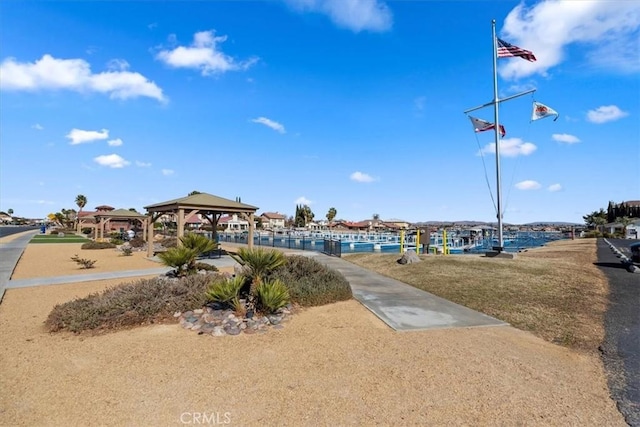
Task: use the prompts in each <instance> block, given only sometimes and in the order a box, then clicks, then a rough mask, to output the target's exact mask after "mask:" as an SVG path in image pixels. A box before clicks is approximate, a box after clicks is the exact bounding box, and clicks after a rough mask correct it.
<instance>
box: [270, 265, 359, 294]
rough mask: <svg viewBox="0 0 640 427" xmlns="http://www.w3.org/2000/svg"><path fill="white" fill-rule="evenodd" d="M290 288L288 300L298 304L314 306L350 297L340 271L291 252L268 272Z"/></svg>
mask: <svg viewBox="0 0 640 427" xmlns="http://www.w3.org/2000/svg"><path fill="white" fill-rule="evenodd" d="M270 278H271V279H279V280H280V281H281V282H282V283H284V284H285V285H286V286H287V288H288V289H289V294H290V296H291V301H292V302H294V303H296V304H299V305H301V306H316V305H324V304H330V303H333V302H337V301H344V300H348V299H351V298H352V296H353V295H352V293H351V287H350V286H349V282H347V279H345V278H344V276H343V275H342V274H340V273H339V272H337V271H335V270H332V269H330V268H328V267H327V266H325V265H323V264H321V263H319V262H318V261H316V260H315V259H313V258H309V257H305V256H299V255H292V256H288V257H287V258H286V262H285V264H284V265H282V266H280V267H278V268H276V269H275V270H274V271H273V272H271V274H270Z"/></svg>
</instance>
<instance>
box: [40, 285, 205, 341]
mask: <svg viewBox="0 0 640 427" xmlns="http://www.w3.org/2000/svg"><path fill="white" fill-rule="evenodd" d="M214 276H215V274H208V275H201V274H196V275H191V276H187V277H183V278H180V279H179V280H167V279H164V278H160V277H158V278H153V279H142V280H138V281H135V282H131V283H126V284H123V285H119V286H116V287H112V288H109V289H107V290H105V291H104V292H101V293H95V294H91V295H89V296H87V297H84V298H78V299H75V300H72V301H69V302H66V303H63V304H58V305H56V306H55V307H54V308H53V310H52V311H51V313H50V314H49V316H48V317H47V320H46V321H45V324H46V326H47V328H48V329H49V331H51V332H56V331H63V330H66V331H70V332H83V331H99V330H109V329H121V328H125V327H132V326H137V325H145V324H150V323H155V322H160V321H163V320H167V319H172V318H173V314H174V313H175V312H176V311H186V310H192V309H193V308H194V307H202V306H204V305H205V303H206V302H207V296H206V290H207V287H208V286H209V284H210V283H211V281H212V280H214Z"/></svg>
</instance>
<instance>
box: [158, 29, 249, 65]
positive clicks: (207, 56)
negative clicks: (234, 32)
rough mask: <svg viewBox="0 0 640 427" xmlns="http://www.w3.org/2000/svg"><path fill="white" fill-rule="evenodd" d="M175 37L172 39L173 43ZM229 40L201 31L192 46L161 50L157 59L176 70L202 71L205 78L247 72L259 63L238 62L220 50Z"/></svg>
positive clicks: (195, 36) (195, 35)
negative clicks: (234, 72)
mask: <svg viewBox="0 0 640 427" xmlns="http://www.w3.org/2000/svg"><path fill="white" fill-rule="evenodd" d="M174 39H175V37H170V41H173V40H174ZM225 40H227V36H219V37H216V36H215V35H214V31H213V30H211V31H201V32H199V33H195V34H194V36H193V43H191V46H188V47H185V46H178V47H176V48H174V49H170V50H161V51H160V52H158V54H157V55H156V59H159V60H160V61H162V62H164V63H165V64H167V65H169V66H171V67H174V68H193V69H196V70H200V73H201V74H202V75H203V76H208V75H210V74H215V73H224V72H227V71H235V70H246V69H248V68H249V67H251V66H252V65H253V64H255V63H256V62H257V61H258V58H255V57H254V58H250V59H248V60H246V61H239V62H238V61H236V60H235V59H233V58H232V57H230V56H228V55H225V54H224V53H222V51H220V50H219V48H218V46H217V45H219V44H220V43H222V42H224V41H225Z"/></svg>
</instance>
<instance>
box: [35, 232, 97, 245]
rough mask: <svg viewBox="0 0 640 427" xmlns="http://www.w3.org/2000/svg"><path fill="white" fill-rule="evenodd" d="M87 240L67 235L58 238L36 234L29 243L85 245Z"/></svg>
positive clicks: (53, 235) (52, 235)
mask: <svg viewBox="0 0 640 427" xmlns="http://www.w3.org/2000/svg"><path fill="white" fill-rule="evenodd" d="M85 242H88V240H87V239H86V238H84V237H81V236H76V235H73V234H72V235H69V236H64V237H60V236H58V235H56V234H37V235H35V236H33V238H32V239H31V241H30V242H29V243H85Z"/></svg>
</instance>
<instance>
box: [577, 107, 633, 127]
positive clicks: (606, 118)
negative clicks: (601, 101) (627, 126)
mask: <svg viewBox="0 0 640 427" xmlns="http://www.w3.org/2000/svg"><path fill="white" fill-rule="evenodd" d="M628 115H629V113H627V112H626V111H622V110H621V109H620V108H618V107H617V106H615V105H603V106H602V107H598V108H596V109H595V110H589V111H588V112H587V120H589V121H590V122H591V123H598V124H600V123H606V122H612V121H614V120H618V119H621V118H623V117H626V116H628Z"/></svg>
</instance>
